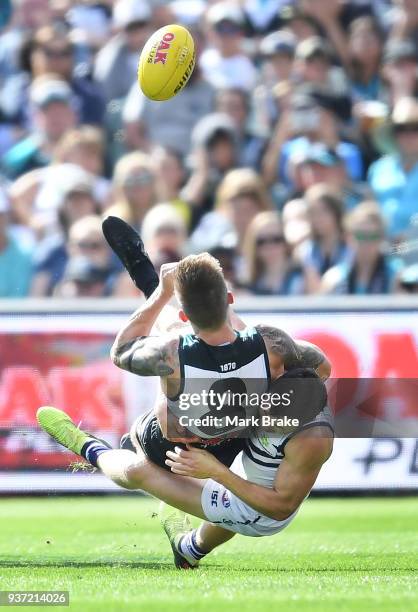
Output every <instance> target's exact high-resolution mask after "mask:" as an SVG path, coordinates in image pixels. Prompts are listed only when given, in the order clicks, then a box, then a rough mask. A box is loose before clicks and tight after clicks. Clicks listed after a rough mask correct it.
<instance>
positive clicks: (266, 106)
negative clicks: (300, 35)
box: [253, 30, 296, 138]
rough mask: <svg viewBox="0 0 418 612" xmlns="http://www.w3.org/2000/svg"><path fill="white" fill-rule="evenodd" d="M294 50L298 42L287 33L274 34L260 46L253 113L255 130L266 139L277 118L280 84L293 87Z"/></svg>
mask: <svg viewBox="0 0 418 612" xmlns="http://www.w3.org/2000/svg"><path fill="white" fill-rule="evenodd" d="M295 50H296V39H295V37H294V36H293V34H292V33H291V32H288V31H286V30H280V31H278V32H273V33H272V34H269V35H268V36H266V37H265V38H263V40H262V41H261V43H260V57H261V61H262V65H261V74H260V76H261V83H260V84H259V85H258V87H257V88H256V89H255V92H254V96H253V112H254V115H255V118H254V121H255V125H256V128H257V129H258V130H259V132H260V133H262V134H263V135H265V136H266V138H267V137H269V136H270V127H271V126H272V125H273V124H274V123H275V122H276V121H277V118H278V108H277V96H276V94H275V88H276V86H277V85H278V84H279V83H290V79H291V77H292V70H293V62H294V57H295ZM289 87H290V85H289Z"/></svg>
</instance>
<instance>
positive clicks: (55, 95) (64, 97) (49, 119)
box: [0, 75, 77, 179]
mask: <svg viewBox="0 0 418 612" xmlns="http://www.w3.org/2000/svg"><path fill="white" fill-rule="evenodd" d="M30 100H31V104H32V106H33V111H34V117H33V125H34V130H33V133H32V134H30V135H29V136H28V137H27V138H25V139H24V140H21V141H20V142H18V143H17V144H16V145H15V146H14V147H12V148H11V149H10V150H9V151H8V152H7V153H6V154H5V155H4V156H3V158H2V160H1V165H0V169H1V171H2V172H3V173H4V174H5V176H6V177H8V178H10V179H14V178H16V177H18V176H20V175H21V174H24V173H25V172H29V170H33V169H35V168H42V167H44V166H46V165H48V164H49V163H50V162H51V159H52V156H53V153H54V147H55V146H56V144H57V142H58V141H59V140H60V138H61V137H62V136H63V135H64V134H65V133H66V132H67V131H68V130H70V129H73V128H74V127H75V125H76V121H77V115H76V111H75V109H74V103H73V102H74V99H73V96H72V92H71V89H70V87H69V85H68V84H67V83H66V82H65V81H63V80H60V79H58V78H57V77H55V76H54V75H44V76H41V77H38V78H36V79H35V80H34V81H33V83H32V85H31V89H30Z"/></svg>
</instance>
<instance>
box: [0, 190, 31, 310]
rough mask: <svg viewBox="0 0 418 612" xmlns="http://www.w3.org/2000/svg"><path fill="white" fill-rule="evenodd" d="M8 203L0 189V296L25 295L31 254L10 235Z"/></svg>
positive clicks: (28, 284)
mask: <svg viewBox="0 0 418 612" xmlns="http://www.w3.org/2000/svg"><path fill="white" fill-rule="evenodd" d="M9 214H10V205H9V201H8V199H7V196H6V194H5V192H4V190H3V189H1V190H0V298H20V297H26V296H27V295H28V293H29V287H30V282H31V275H32V262H31V255H30V253H29V252H26V251H25V250H24V249H23V248H22V247H21V246H20V244H19V242H18V241H17V240H16V239H15V238H14V237H13V236H12V234H11V232H10V223H9Z"/></svg>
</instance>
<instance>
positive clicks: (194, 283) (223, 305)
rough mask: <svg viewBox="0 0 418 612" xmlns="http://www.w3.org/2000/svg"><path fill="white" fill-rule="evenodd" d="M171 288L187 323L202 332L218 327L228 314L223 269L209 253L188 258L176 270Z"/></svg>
mask: <svg viewBox="0 0 418 612" xmlns="http://www.w3.org/2000/svg"><path fill="white" fill-rule="evenodd" d="M174 286H175V289H176V292H177V294H178V297H179V300H180V303H181V306H182V308H183V310H184V312H185V314H186V315H187V317H188V318H189V319H190V322H191V323H192V324H193V325H194V326H195V327H197V328H198V329H202V330H216V329H219V327H221V326H222V325H223V324H224V323H225V321H226V317H227V312H228V289H227V287H226V283H225V278H224V275H223V272H222V268H221V266H220V263H219V261H218V260H217V259H215V258H214V257H212V255H209V253H201V254H200V255H189V256H188V257H185V258H184V259H182V260H181V261H180V263H179V264H178V266H177V268H176V272H175V280H174Z"/></svg>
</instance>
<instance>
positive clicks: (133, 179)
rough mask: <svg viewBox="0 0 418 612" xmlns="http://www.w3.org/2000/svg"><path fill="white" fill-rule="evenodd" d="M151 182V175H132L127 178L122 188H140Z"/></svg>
mask: <svg viewBox="0 0 418 612" xmlns="http://www.w3.org/2000/svg"><path fill="white" fill-rule="evenodd" d="M152 181H153V177H152V176H151V174H148V173H145V172H144V173H143V174H133V175H132V176H128V178H126V179H125V180H124V182H123V185H124V187H142V186H143V185H150V184H151V183H152Z"/></svg>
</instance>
